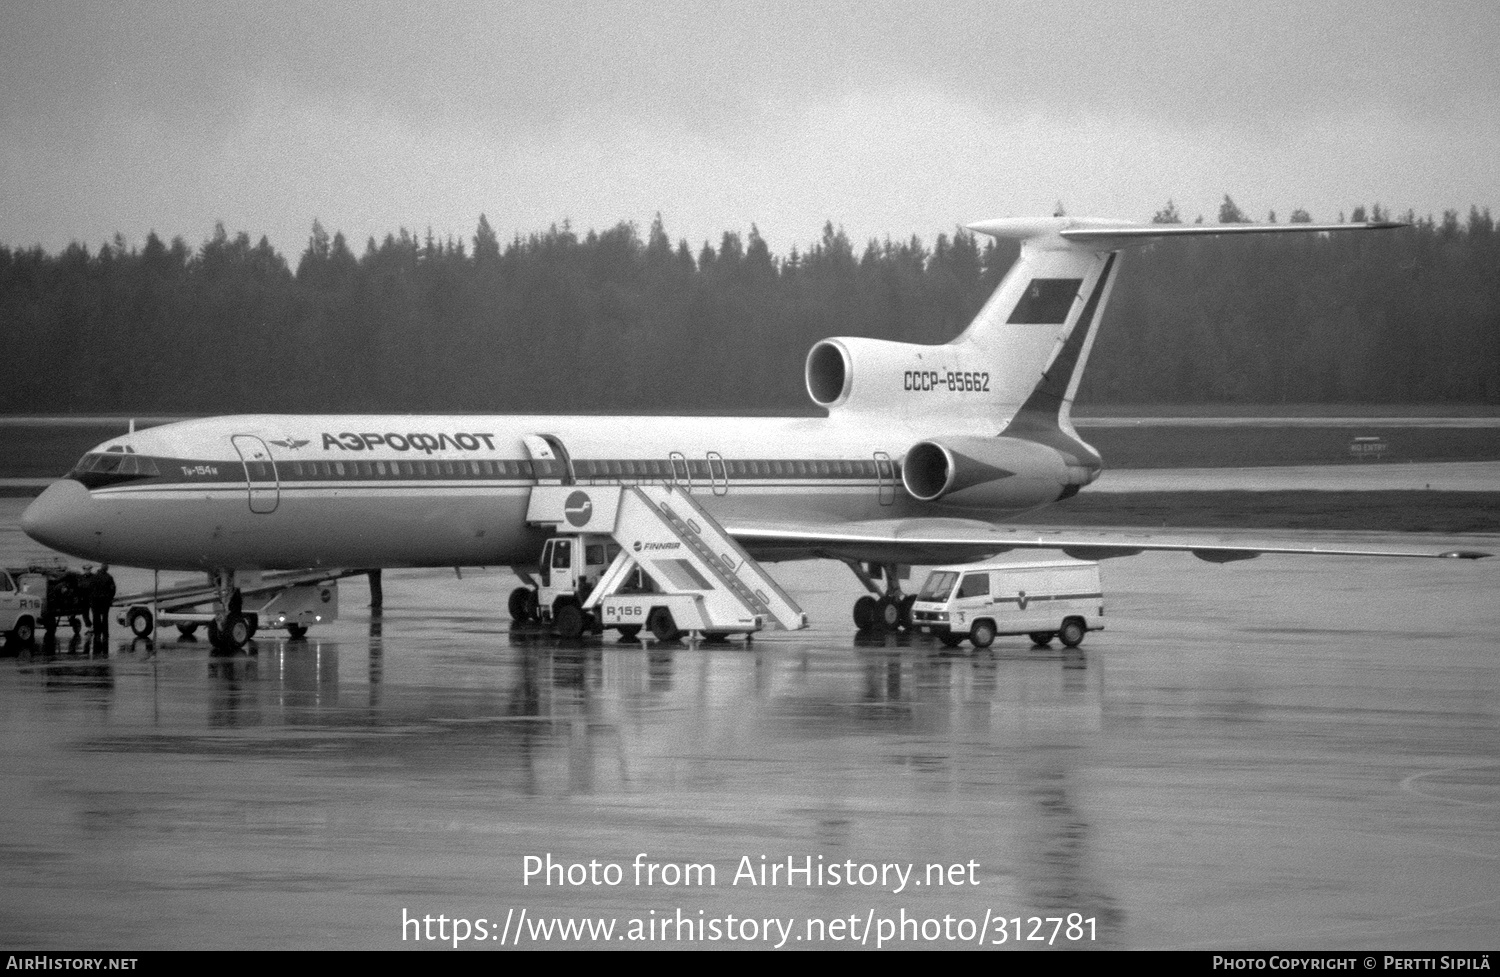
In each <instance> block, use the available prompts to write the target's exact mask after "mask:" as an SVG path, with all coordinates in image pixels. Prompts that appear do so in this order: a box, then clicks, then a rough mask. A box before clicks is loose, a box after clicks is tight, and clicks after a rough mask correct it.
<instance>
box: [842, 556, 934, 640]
mask: <svg viewBox="0 0 1500 977" xmlns="http://www.w3.org/2000/svg"><path fill="white" fill-rule="evenodd" d="M844 562H845V563H846V564H847V565H848V567H849V569H850V570H852V571H854V575H855V576H856V577H858V578H859V582H860V583H862V584H864V585H865V589H866V590H868V591H870V592H869V593H868V594H865V595H864V596H863V597H861V598H860V599H859V600H857V601H855V602H854V626H855V627H856V628H858V629H859V631H860V633H861V634H865V633H869V632H872V631H898V630H899V631H905V630H910V628H911V605H912V604H914V603H916V600H917V597H916V595H915V594H903V593H902V592H901V577H902V572H903V570H904V571H906V572H908V573H909V572H910V568H909V567H902V566H900V565H899V564H896V563H883V564H880V563H870V564H861V563H857V562H855V561H853V560H845V561H844ZM882 577H883V578H884V579H885V587H884V589H882V588H881V586H880V584H879V583H878V582H877V580H878V579H879V578H882Z"/></svg>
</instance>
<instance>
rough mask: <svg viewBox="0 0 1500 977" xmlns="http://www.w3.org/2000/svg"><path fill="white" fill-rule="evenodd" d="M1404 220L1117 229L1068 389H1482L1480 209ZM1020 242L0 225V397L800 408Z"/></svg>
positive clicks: (1496, 258) (144, 409) (989, 274)
mask: <svg viewBox="0 0 1500 977" xmlns="http://www.w3.org/2000/svg"><path fill="white" fill-rule="evenodd" d="M1225 203H1226V205H1228V207H1229V208H1233V204H1232V202H1231V201H1229V199H1228V198H1226V200H1225ZM1226 214H1227V215H1228V217H1229V218H1230V219H1233V218H1235V217H1236V216H1238V211H1237V210H1236V209H1228V210H1225V211H1222V212H1221V217H1223V216H1225V215H1226ZM1176 216H1177V215H1176V212H1175V208H1172V207H1171V205H1170V204H1169V205H1168V207H1167V208H1166V209H1164V210H1163V211H1162V212H1160V213H1158V214H1157V219H1158V220H1173V219H1176ZM1306 216H1307V215H1305V214H1303V213H1301V212H1298V213H1296V214H1294V215H1293V219H1294V220H1296V219H1305V218H1306ZM1365 216H1366V214H1365V213H1364V211H1363V209H1362V208H1361V209H1359V210H1356V211H1355V212H1353V213H1351V215H1350V219H1351V220H1363V219H1364V218H1365ZM1369 216H1370V217H1371V218H1372V219H1377V218H1380V217H1383V216H1384V215H1383V214H1381V213H1380V212H1379V210H1378V208H1376V209H1375V211H1373V212H1372V213H1371V214H1370V215H1369ZM1408 219H1411V220H1412V221H1413V224H1414V226H1413V227H1411V228H1407V229H1404V230H1397V231H1385V232H1378V233H1367V234H1351V235H1333V236H1326V237H1325V236H1312V235H1309V236H1307V237H1305V238H1303V237H1297V238H1278V239H1266V238H1249V239H1244V240H1218V239H1196V240H1192V241H1181V242H1170V243H1161V244H1156V245H1153V246H1151V247H1149V248H1146V249H1141V250H1136V251H1131V252H1129V253H1128V254H1127V255H1126V256H1125V267H1124V269H1123V271H1122V273H1121V275H1120V276H1119V279H1118V283H1117V285H1116V288H1115V292H1114V298H1113V301H1112V303H1111V305H1110V307H1109V310H1108V312H1107V314H1106V318H1105V322H1104V325H1103V327H1102V330H1101V333H1100V336H1099V339H1098V341H1097V344H1096V347H1095V350H1094V354H1093V358H1092V360H1091V361H1090V366H1089V370H1088V373H1087V374H1086V376H1085V380H1084V383H1083V387H1082V390H1081V392H1080V397H1079V400H1080V402H1081V403H1088V402H1094V403H1111V404H1127V403H1129V404H1135V403H1170V402H1205V403H1206V402H1274V401H1287V402H1411V403H1431V402H1449V403H1491V404H1493V403H1497V402H1500V235H1497V233H1496V229H1495V226H1494V222H1493V220H1492V219H1491V217H1490V214H1489V212H1488V210H1484V211H1481V210H1479V209H1478V208H1473V209H1471V211H1470V213H1469V215H1468V218H1467V220H1463V219H1460V216H1459V215H1458V214H1457V213H1456V212H1449V213H1447V214H1445V215H1444V216H1443V217H1442V218H1441V219H1440V220H1432V219H1415V218H1411V217H1410V216H1409V217H1408ZM1015 254H1016V252H1015V248H1014V247H1013V246H1008V245H1004V244H996V243H995V242H992V241H989V240H988V239H985V240H983V241H981V240H977V239H976V238H975V237H974V236H972V235H970V234H968V233H966V232H958V233H956V234H954V235H951V236H949V235H939V236H938V238H937V239H936V240H935V241H934V242H933V243H932V244H931V245H930V246H928V245H927V244H925V243H924V242H922V241H921V240H919V239H917V238H912V239H911V240H909V241H901V242H893V241H889V240H887V241H883V242H875V241H872V242H870V243H868V244H867V245H865V246H864V247H863V248H856V247H855V246H854V244H853V243H852V242H851V241H850V240H849V239H848V237H847V236H846V235H845V234H844V233H843V232H842V231H841V230H838V229H836V228H834V227H833V226H832V225H831V224H829V225H827V226H825V227H824V230H823V234H822V237H821V238H820V239H819V240H818V241H816V242H814V243H812V244H811V245H810V246H808V247H806V248H802V249H798V248H794V249H793V250H792V251H791V252H790V253H788V254H786V255H784V256H777V255H773V254H772V253H771V251H770V249H769V248H768V247H767V245H766V243H765V241H764V240H763V239H762V237H761V236H760V234H759V233H758V232H757V231H756V229H755V228H754V227H752V228H751V230H750V232H749V234H748V235H746V236H743V237H742V236H741V235H740V234H738V233H734V232H729V233H725V234H724V235H723V236H722V238H721V239H720V240H719V241H718V242H717V243H716V244H710V243H705V244H703V245H702V246H701V247H698V248H694V247H691V246H689V245H688V243H687V242H685V241H679V242H678V243H676V244H675V245H674V244H673V243H672V241H671V239H670V238H669V237H668V235H667V233H666V231H665V229H664V227H663V226H662V222H661V220H660V219H659V218H658V220H657V221H656V222H655V223H653V225H652V226H651V227H650V228H649V229H648V230H647V231H646V233H645V235H644V237H643V236H642V234H641V233H640V231H639V230H638V229H637V228H636V227H635V226H634V225H631V224H620V225H617V226H616V227H613V228H610V229H608V230H605V231H600V232H596V231H589V232H588V233H586V234H583V235H579V234H578V233H576V232H574V231H573V230H572V229H571V228H569V227H568V226H566V225H565V226H563V227H560V228H559V227H553V228H551V229H550V230H548V231H546V232H544V233H537V234H532V235H530V236H528V237H524V238H521V237H518V238H516V239H514V240H512V241H510V242H509V243H508V244H505V245H502V244H501V243H500V242H499V240H498V239H497V237H496V235H495V233H494V231H493V230H492V228H491V226H490V224H489V222H488V221H487V220H486V219H485V218H484V217H483V216H481V217H480V219H479V225H478V228H477V230H476V232H475V234H474V237H473V238H472V239H471V240H470V241H455V240H452V239H447V240H437V239H434V238H433V237H432V236H431V235H430V234H428V235H427V236H426V237H425V238H419V237H418V236H417V235H414V234H411V233H409V232H407V231H405V230H403V231H401V232H399V233H397V234H392V235H388V236H387V237H386V238H385V240H384V241H381V242H376V241H375V240H374V239H371V240H370V241H369V242H368V243H367V244H366V246H365V248H364V251H363V253H362V254H360V255H358V256H356V255H355V253H354V252H353V250H352V249H351V248H350V247H349V245H348V243H347V242H346V241H345V240H344V238H343V236H342V235H340V234H335V235H333V236H331V237H330V235H329V234H328V233H327V232H326V231H325V230H324V229H323V228H322V226H321V225H319V224H317V223H316V222H315V223H314V226H313V233H312V237H311V239H310V240H309V242H308V246H307V249H306V250H305V251H304V252H303V253H302V255H301V256H300V258H299V259H298V261H297V263H296V267H295V269H294V268H292V267H291V266H290V265H289V263H288V262H287V260H286V259H285V258H284V257H283V256H282V255H280V254H278V253H277V252H276V251H275V250H274V249H273V248H272V247H271V246H270V245H269V243H268V242H267V241H266V239H265V238H261V240H260V242H259V243H258V244H252V243H251V239H250V237H249V235H248V234H244V233H240V234H237V235H235V236H232V237H231V236H230V235H229V234H228V233H227V232H226V231H225V229H224V228H223V227H222V226H220V227H218V228H216V230H215V233H214V235H213V236H212V237H211V238H210V239H209V240H208V241H206V242H205V243H204V244H203V245H202V246H200V247H198V248H196V249H193V248H190V247H188V245H187V244H186V243H185V242H184V241H182V240H181V239H180V238H178V239H175V240H173V241H172V242H171V243H170V244H167V243H164V242H163V241H161V240H160V239H159V238H158V237H157V236H156V235H154V234H153V235H151V236H150V237H148V238H147V240H146V242H145V245H144V246H143V247H140V248H135V247H128V246H127V245H126V243H125V242H124V241H123V240H122V239H120V238H119V237H117V238H116V240H115V241H114V242H113V243H112V244H108V245H105V246H103V247H100V248H98V249H97V250H94V251H90V250H89V249H88V248H86V247H84V246H82V245H77V244H75V245H72V246H70V247H68V248H67V249H66V250H64V251H63V252H62V253H60V254H57V255H49V254H47V253H45V252H44V251H43V250H42V249H40V248H31V249H10V248H6V247H0V324H3V331H4V335H5V337H6V339H7V343H6V349H5V354H4V362H5V363H6V366H7V370H6V382H5V383H3V384H0V412H5V413H53V412H74V413H95V412H99V413H118V412H125V413H132V414H147V413H166V414H176V413H184V414H201V413H224V412H238V411H271V412H289V411H393V412H397V411H418V412H420V411H507V412H510V411H538V412H548V411H565V410H593V409H610V410H621V411H632V410H639V411H648V412H655V411H663V410H685V411H723V410H763V411H803V410H809V409H810V404H809V402H808V399H807V395H806V393H805V391H804V389H803V384H802V363H803V359H804V357H805V355H806V352H807V349H808V347H809V346H811V345H812V343H814V342H816V341H817V340H818V339H822V338H824V337H827V336H834V335H864V336H875V337H880V338H885V339H895V340H903V341H907V342H919V343H939V342H945V341H947V340H948V339H950V338H952V337H953V336H955V335H956V334H957V333H958V332H959V331H960V330H961V329H962V328H963V327H964V325H966V324H967V322H968V321H969V319H970V318H971V317H972V316H973V315H974V313H975V312H976V311H977V310H978V308H979V307H980V305H981V304H982V303H983V302H984V300H985V299H986V298H987V297H988V296H989V293H990V292H991V290H993V288H994V287H995V285H996V284H997V283H998V282H999V280H1000V277H1001V276H1002V275H1003V274H1004V272H1005V270H1006V269H1007V268H1008V267H1009V266H1010V265H1011V263H1012V262H1013V261H1014V259H1015Z"/></svg>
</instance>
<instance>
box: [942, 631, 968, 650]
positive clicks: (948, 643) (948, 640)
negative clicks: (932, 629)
mask: <svg viewBox="0 0 1500 977" xmlns="http://www.w3.org/2000/svg"><path fill="white" fill-rule="evenodd" d="M966 637H967V635H962V634H954V633H953V632H952V631H944V632H943V633H942V634H940V635H938V636H937V638H938V640H939V641H941V642H942V643H943V647H944V648H957V647H958V646H959V645H961V644H963V643H964V638H966Z"/></svg>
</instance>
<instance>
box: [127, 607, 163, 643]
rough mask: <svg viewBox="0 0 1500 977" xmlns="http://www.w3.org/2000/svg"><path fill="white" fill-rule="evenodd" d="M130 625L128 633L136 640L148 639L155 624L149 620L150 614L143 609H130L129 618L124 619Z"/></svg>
mask: <svg viewBox="0 0 1500 977" xmlns="http://www.w3.org/2000/svg"><path fill="white" fill-rule="evenodd" d="M125 623H126V624H129V625H130V633H131V634H133V635H135V636H136V637H137V638H149V637H151V632H152V631H154V630H155V629H156V628H155V625H156V622H155V621H153V620H152V619H151V612H150V611H148V610H146V609H145V608H144V607H135V608H131V611H130V616H129V617H128V618H126V619H125Z"/></svg>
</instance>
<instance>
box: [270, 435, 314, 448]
mask: <svg viewBox="0 0 1500 977" xmlns="http://www.w3.org/2000/svg"><path fill="white" fill-rule="evenodd" d="M271 443H272V444H274V445H276V446H277V447H278V448H286V449H287V450H289V451H296V450H297V449H298V448H300V447H302V446H303V445H304V444H307V442H306V441H300V440H298V439H297V438H292V437H288V438H286V439H284V440H281V441H272V442H271Z"/></svg>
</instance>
